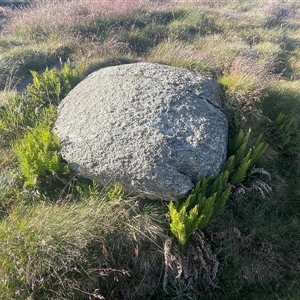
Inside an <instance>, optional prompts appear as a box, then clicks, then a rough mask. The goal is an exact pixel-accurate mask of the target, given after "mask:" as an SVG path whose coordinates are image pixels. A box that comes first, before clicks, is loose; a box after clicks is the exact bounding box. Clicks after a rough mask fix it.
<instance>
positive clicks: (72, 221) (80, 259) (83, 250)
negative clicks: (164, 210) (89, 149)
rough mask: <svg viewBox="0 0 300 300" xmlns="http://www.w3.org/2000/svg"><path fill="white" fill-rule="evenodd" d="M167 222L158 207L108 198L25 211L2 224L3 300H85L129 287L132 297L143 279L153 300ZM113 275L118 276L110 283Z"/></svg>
mask: <svg viewBox="0 0 300 300" xmlns="http://www.w3.org/2000/svg"><path fill="white" fill-rule="evenodd" d="M162 220H163V218H162V214H161V209H160V210H158V208H157V206H155V205H154V206H153V205H146V206H145V205H144V206H143V205H141V204H140V203H138V202H137V201H136V200H123V199H118V200H113V201H110V202H109V201H107V200H105V199H104V198H103V196H102V197H101V196H98V197H95V196H94V197H93V198H86V199H85V200H83V199H81V201H80V202H72V203H60V204H55V205H51V204H46V203H41V204H39V205H37V206H33V207H23V206H21V207H19V208H18V209H16V210H14V212H13V213H12V214H10V216H9V217H7V218H6V219H5V220H4V221H2V222H1V224H0V240H1V243H0V244H1V246H0V247H1V251H0V253H1V254H0V266H1V267H0V270H1V271H0V274H1V276H0V277H1V279H0V295H1V298H2V299H10V298H12V299H14V298H15V297H19V298H21V299H27V298H28V297H31V298H32V299H41V298H43V299H54V298H55V299H74V297H75V298H76V299H84V298H85V297H86V295H87V293H92V292H93V291H94V290H95V289H96V288H101V289H100V293H104V294H105V295H104V296H105V297H107V296H109V295H110V293H113V291H114V292H115V293H119V292H120V289H121V286H122V285H126V286H127V289H128V290H127V292H129V290H130V289H131V285H132V282H136V281H138V280H140V282H139V284H140V288H143V289H145V288H146V285H147V284H148V285H149V286H148V287H147V292H149V293H150V294H151V293H153V292H154V290H155V285H154V287H153V286H150V284H153V282H147V280H149V277H150V276H149V275H151V280H154V279H155V276H153V275H154V274H153V272H155V268H156V267H157V264H162V254H161V253H159V250H160V249H161V247H162V242H161V239H162V238H164V236H165V233H164V231H165V229H164V228H165V224H163V222H162ZM104 268H106V269H107V274H106V275H105V274H102V275H101V270H102V269H104ZM110 269H114V270H115V271H111V275H114V276H110V277H109V278H110V279H111V280H112V281H111V282H107V276H108V275H110V274H109V272H110V271H109V270H110ZM102 272H105V271H102ZM122 272H123V273H124V274H123V273H122ZM156 275H157V278H156V280H157V281H159V279H160V278H159V276H160V274H157V273H156ZM114 277H115V278H114ZM154 284H156V285H157V282H154ZM142 285H143V287H142ZM136 286H138V285H136ZM61 287H63V289H62V288H61ZM122 292H124V290H122ZM131 293H132V294H134V293H136V294H139V293H141V291H139V290H131ZM120 296H121V297H122V298H123V299H131V298H130V296H129V295H122V294H120Z"/></svg>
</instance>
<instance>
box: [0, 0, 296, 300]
mask: <svg viewBox="0 0 300 300" xmlns="http://www.w3.org/2000/svg"><path fill="white" fill-rule="evenodd" d="M0 12H1V16H0V31H1V35H0V50H1V55H0V87H1V89H2V91H1V93H0V134H1V135H0V157H1V158H0V170H1V176H0V218H1V219H0V240H1V241H0V298H1V299H2V298H3V299H88V298H89V297H90V299H91V298H92V294H94V296H93V297H95V298H96V299H97V297H98V299H101V296H103V297H104V298H105V299H185V298H186V299H199V297H201V299H206V298H208V296H207V295H208V293H207V290H206V289H205V287H203V286H193V287H191V286H189V285H182V284H181V283H182V282H181V283H180V284H177V283H178V282H177V281H176V280H174V286H172V288H171V290H170V293H169V294H166V293H165V292H164V290H163V272H164V256H163V251H164V250H163V245H164V242H165V240H166V239H167V237H168V236H169V235H170V234H169V232H168V231H169V224H168V223H169V216H168V212H167V205H166V203H161V202H153V201H152V202H148V201H146V200H142V199H138V198H131V197H129V196H126V195H124V193H123V192H122V189H121V188H120V187H118V186H116V187H113V188H112V189H110V188H109V187H101V188H100V187H97V186H95V185H93V184H92V183H91V182H89V181H87V180H85V179H83V178H79V177H78V176H75V174H72V173H71V174H70V175H69V177H66V178H64V180H63V181H61V178H59V177H58V178H57V177H55V175H54V174H52V175H51V174H49V176H48V177H47V180H44V181H43V182H42V183H43V184H41V183H39V184H36V185H33V186H31V187H28V186H25V185H24V178H23V176H22V173H21V170H20V166H19V163H18V160H17V157H16V154H15V152H14V151H13V149H14V147H15V145H17V144H20V142H21V141H22V139H23V138H24V136H27V135H28V133H29V132H31V131H34V130H35V128H37V127H38V126H40V125H41V124H42V123H47V124H50V125H51V124H53V122H54V121H55V116H56V108H57V104H59V101H60V100H61V96H62V95H58V94H60V90H59V89H57V86H55V85H54V86H53V87H54V88H55V93H57V95H56V94H55V95H56V96H57V97H56V98H55V101H52V102H53V103H52V102H51V101H49V99H50V98H49V99H48V98H47V99H46V98H45V99H44V98H43V97H44V91H39V90H37V91H35V94H36V95H37V96H36V98H35V97H34V95H33V94H32V93H30V92H29V91H30V90H31V91H34V90H33V89H32V88H31V89H30V88H29V89H23V90H22V89H20V88H19V87H20V85H19V83H20V82H22V81H23V79H24V78H26V77H27V76H29V75H30V74H31V71H40V70H44V69H45V68H46V67H49V68H52V67H53V66H55V65H56V66H57V65H58V64H60V63H61V62H66V61H67V60H68V59H69V60H70V61H71V62H72V63H71V65H72V67H74V68H76V70H75V73H76V76H78V78H79V80H81V79H83V78H84V77H85V76H87V75H88V74H89V73H91V72H93V71H95V70H97V69H99V68H103V67H107V66H112V65H119V64H125V63H132V62H139V61H148V62H156V63H162V64H167V65H171V66H176V67H183V68H187V69H189V70H192V71H195V72H198V73H200V74H202V75H206V76H209V77H212V78H214V79H216V80H217V81H218V82H219V83H220V85H221V86H222V87H223V89H224V104H225V108H226V113H227V115H228V118H229V135H230V137H231V138H232V137H234V136H235V135H236V134H237V132H239V130H240V129H244V130H245V132H247V130H248V128H249V127H252V133H253V139H255V138H256V137H257V136H259V135H260V134H262V135H263V136H262V140H263V141H264V142H266V143H268V144H269V147H268V150H267V151H266V153H265V155H264V157H263V158H262V160H261V161H260V162H258V163H257V167H263V168H264V169H265V170H267V171H268V172H269V173H270V174H271V180H270V181H269V182H268V183H269V185H270V186H271V187H272V190H273V191H272V193H270V194H269V196H268V197H266V199H261V198H260V197H259V194H258V193H255V192H251V193H248V194H246V195H245V197H244V198H242V199H235V198H234V197H231V198H230V199H229V200H228V203H227V206H226V208H225V211H224V213H223V214H221V215H220V216H218V217H216V218H215V219H213V220H212V221H211V222H210V224H209V225H208V226H207V228H206V229H205V230H204V234H205V240H206V242H207V243H208V244H209V247H210V249H211V251H212V253H213V255H215V256H216V258H217V259H218V261H219V263H220V265H219V269H218V273H217V281H216V286H215V287H213V288H211V292H212V294H211V295H213V296H212V297H213V299H216V300H218V299H222V300H223V299H227V300H233V299H246V300H247V299H249V300H250V299H260V298H261V299H282V300H296V299H299V293H300V289H299V278H300V261H299V259H298V249H299V248H300V239H299V234H300V223H299V222H300V215H299V211H300V210H299V208H300V207H299V204H300V202H299V196H300V189H299V180H300V156H299V155H300V151H299V150H300V135H299V132H300V131H299V126H300V125H299V124H300V110H299V99H300V94H299V90H300V71H299V70H300V64H299V61H300V50H299V47H300V22H299V20H300V5H299V3H298V1H296V0H286V1H284V2H283V1H280V0H274V1H259V0H253V1H246V0H245V1H244V0H240V1H234V0H228V1H223V0H218V1H204V0H203V1H197V2H194V3H191V1H185V0H182V1H180V2H178V1H172V0H164V1H157V2H153V1H151V2H150V1H120V0H115V1H96V2H95V1H67V2H65V1H55V2H54V1H53V2H52V1H35V2H32V4H31V5H29V6H26V7H21V8H19V9H11V8H9V7H6V8H1V11H0ZM75 73H74V74H75ZM34 74H36V73H34ZM51 74H52V75H53V76H54V77H53V78H54V79H55V78H56V77H55V76H60V75H57V74H58V73H56V71H54V72H51V73H48V75H49V76H50V75H51ZM52 75H51V76H52ZM59 78H60V77H59ZM61 78H62V77H61ZM54 79H53V80H54ZM56 81H57V80H56V79H55V80H54V82H56ZM63 81H64V80H63ZM72 86H73V85H68V86H67V87H64V88H66V89H67V90H69V89H70V88H72ZM17 88H18V89H17ZM62 90H63V91H64V93H65V92H66V90H64V89H62ZM46 91H47V87H46ZM56 91H57V92H56ZM48 92H49V90H48ZM281 113H283V114H284V116H285V117H282V118H281V119H278V116H279V115H280V114H281ZM65 180H67V181H65Z"/></svg>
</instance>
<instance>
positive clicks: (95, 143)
mask: <svg viewBox="0 0 300 300" xmlns="http://www.w3.org/2000/svg"><path fill="white" fill-rule="evenodd" d="M221 95H222V94H221V89H220V87H219V85H218V84H217V83H216V82H215V81H214V80H211V79H208V78H205V77H202V76H200V75H197V74H195V73H192V72H189V71H187V70H184V69H180V68H173V67H169V66H165V65H159V64H151V63H136V64H129V65H121V66H116V67H108V68H104V69H101V70H99V71H96V72H94V73H92V74H91V75H89V76H88V77H87V78H86V79H85V80H83V81H82V82H81V83H80V84H78V85H77V86H76V87H75V88H74V89H73V90H72V91H71V92H70V93H69V94H68V95H67V97H66V98H65V99H63V101H62V102H61V104H60V106H59V109H58V119H57V121H56V124H55V131H56V133H57V134H58V136H59V137H60V139H61V145H62V147H61V154H62V156H63V157H64V159H66V160H67V161H68V162H69V164H70V166H71V168H72V169H73V170H75V171H76V172H78V173H79V174H80V175H82V176H84V177H87V178H90V179H93V180H95V181H97V182H98V183H100V184H113V183H115V182H119V183H121V184H122V185H123V186H124V187H125V190H126V191H127V192H129V193H132V194H134V195H143V196H145V197H148V198H152V199H162V200H174V199H175V198H181V197H184V196H185V195H186V194H187V192H188V191H189V190H190V189H191V188H192V187H193V183H194V182H195V181H196V180H197V178H201V177H204V176H207V175H212V176H215V175H217V174H218V173H219V172H220V170H221V168H222V166H223V164H224V162H225V159H226V149H227V130H228V129H227V119H226V117H225V115H224V114H223V113H222V111H221V108H222V99H221Z"/></svg>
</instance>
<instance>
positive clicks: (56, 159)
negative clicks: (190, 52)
mask: <svg viewBox="0 0 300 300" xmlns="http://www.w3.org/2000/svg"><path fill="white" fill-rule="evenodd" d="M59 147H60V142H59V138H58V137H57V136H56V135H55V134H54V133H53V132H52V131H51V130H49V129H48V128H47V127H45V126H43V125H40V126H39V127H37V128H35V129H33V130H32V131H30V132H29V133H27V135H25V136H24V138H23V139H22V140H20V141H19V143H18V144H17V146H16V154H17V157H18V160H19V163H20V168H21V171H22V174H23V177H24V179H25V184H26V185H27V186H34V185H36V184H37V183H38V180H39V179H41V178H43V177H46V176H47V175H49V174H53V175H54V174H61V175H66V174H68V173H69V167H68V165H67V164H66V163H64V162H63V161H62V158H61V156H60V155H59V153H58V150H59Z"/></svg>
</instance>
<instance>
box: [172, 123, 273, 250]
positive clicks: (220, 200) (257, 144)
mask: <svg viewBox="0 0 300 300" xmlns="http://www.w3.org/2000/svg"><path fill="white" fill-rule="evenodd" d="M250 135H251V129H249V131H248V132H247V133H246V134H245V133H244V132H243V131H242V130H241V131H240V132H239V134H238V135H237V136H236V138H235V139H233V140H231V141H230V142H229V155H230V154H231V153H232V155H230V156H229V158H228V160H227V162H226V164H225V168H224V171H223V172H221V173H220V174H219V175H218V176H217V177H216V178H215V179H212V178H209V177H205V178H203V179H201V180H199V181H198V182H197V184H196V185H195V187H194V189H193V190H192V191H191V193H190V195H189V196H188V197H187V198H186V200H184V201H183V202H180V201H179V200H177V201H176V202H175V203H174V202H171V203H170V204H169V205H168V208H169V212H170V219H171V222H170V230H171V232H172V233H173V234H174V235H175V237H176V238H177V240H178V242H179V245H180V247H181V248H182V249H184V247H185V245H186V243H187V241H188V239H189V237H190V236H191V235H192V234H193V233H194V232H195V231H196V230H197V229H200V230H201V229H203V228H205V227H206V226H207V225H208V223H209V221H210V220H211V218H212V217H214V216H215V215H217V214H219V213H221V212H222V210H223V209H224V206H225V204H226V201H227V199H228V198H229V196H230V193H231V190H232V188H233V191H234V192H235V193H236V194H238V193H240V192H244V193H245V191H246V190H250V189H256V190H258V191H259V192H260V193H261V194H262V196H263V197H264V195H265V193H268V192H270V190H271V188H270V187H269V185H267V184H266V183H265V182H264V181H262V180H260V179H259V178H255V177H254V176H253V174H255V173H259V174H264V175H268V176H269V173H268V172H266V171H265V170H263V169H261V168H254V165H255V163H256V162H257V161H258V159H259V158H260V157H261V156H262V155H263V153H264V152H265V151H266V149H267V146H268V145H267V144H266V143H264V142H261V135H260V136H259V137H258V138H257V139H256V140H255V141H254V142H253V145H252V147H250V146H249V143H250V142H249V139H250Z"/></svg>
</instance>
